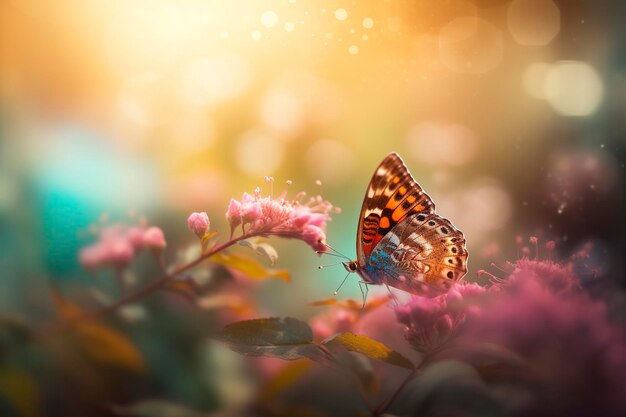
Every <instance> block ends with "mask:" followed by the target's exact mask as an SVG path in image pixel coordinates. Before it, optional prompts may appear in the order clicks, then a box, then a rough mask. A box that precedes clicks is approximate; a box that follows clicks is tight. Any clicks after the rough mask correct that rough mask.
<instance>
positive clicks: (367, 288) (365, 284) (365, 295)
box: [358, 281, 371, 311]
mask: <svg viewBox="0 0 626 417" xmlns="http://www.w3.org/2000/svg"><path fill="white" fill-rule="evenodd" d="M358 282H359V289H360V290H361V296H362V297H363V305H362V306H361V311H363V309H364V308H365V303H366V302H367V294H368V293H369V290H370V288H369V286H370V285H371V284H369V283H367V282H364V281H358ZM363 286H365V291H363Z"/></svg>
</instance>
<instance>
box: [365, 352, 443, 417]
mask: <svg viewBox="0 0 626 417" xmlns="http://www.w3.org/2000/svg"><path fill="white" fill-rule="evenodd" d="M430 358H431V355H426V356H424V357H423V358H422V360H421V361H420V362H419V363H418V364H417V366H416V367H415V369H413V370H412V371H411V373H409V374H408V375H407V376H406V378H405V379H404V381H402V383H401V384H400V385H399V386H398V388H397V389H396V390H395V391H394V393H393V394H392V395H391V397H389V398H387V399H386V400H384V401H383V402H382V403H380V405H379V406H378V407H376V409H375V410H374V411H373V412H372V415H373V416H374V417H379V416H381V415H383V414H385V412H386V411H387V410H388V409H389V407H391V404H393V402H394V401H395V400H396V399H397V398H398V396H399V395H400V393H401V392H402V391H403V390H404V388H405V387H406V386H407V385H408V384H409V382H411V381H412V380H413V378H415V377H416V376H417V375H419V373H420V372H421V370H422V368H423V367H424V365H426V363H427V362H428V360H429V359H430Z"/></svg>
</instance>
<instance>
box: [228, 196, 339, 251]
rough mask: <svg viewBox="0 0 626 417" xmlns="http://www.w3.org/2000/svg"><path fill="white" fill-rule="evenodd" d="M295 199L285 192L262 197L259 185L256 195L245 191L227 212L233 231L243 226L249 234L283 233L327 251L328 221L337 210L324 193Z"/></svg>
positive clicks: (284, 235) (231, 202)
mask: <svg viewBox="0 0 626 417" xmlns="http://www.w3.org/2000/svg"><path fill="white" fill-rule="evenodd" d="M299 197H300V198H298V196H296V198H295V199H293V200H287V199H286V196H285V194H283V195H281V196H280V197H278V198H272V197H271V196H267V197H262V196H261V191H260V189H259V188H257V189H256V190H255V192H254V195H250V194H248V193H244V194H243V196H242V198H241V201H237V200H231V201H230V204H229V205H228V210H227V211H226V219H227V220H228V222H229V223H230V227H231V233H232V232H233V231H234V230H235V229H236V228H237V227H238V226H239V225H241V227H242V231H243V233H244V234H246V235H249V236H280V237H285V238H291V239H299V240H302V241H304V242H305V243H307V244H308V245H309V246H311V247H312V248H313V249H315V250H317V251H325V250H326V245H325V241H326V233H325V231H326V224H327V222H328V221H330V219H331V218H330V213H331V212H333V211H334V212H337V211H338V209H337V208H334V207H333V205H332V204H331V203H329V202H328V201H325V200H323V199H322V197H321V196H317V197H311V198H309V200H308V201H306V202H302V201H301V200H302V198H303V197H304V193H301V194H299Z"/></svg>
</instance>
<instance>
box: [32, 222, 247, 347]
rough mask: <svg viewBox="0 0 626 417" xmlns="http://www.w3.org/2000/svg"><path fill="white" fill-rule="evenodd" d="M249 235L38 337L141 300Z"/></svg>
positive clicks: (203, 254)
mask: <svg viewBox="0 0 626 417" xmlns="http://www.w3.org/2000/svg"><path fill="white" fill-rule="evenodd" d="M250 237H254V235H253V234H249V235H247V234H242V235H240V236H238V237H236V238H234V239H231V240H229V241H227V242H224V243H222V244H221V245H216V246H214V247H212V248H211V249H210V250H208V251H207V252H204V253H202V254H200V256H198V257H197V258H196V259H194V260H192V261H190V262H188V263H186V264H183V265H181V266H179V267H177V268H176V269H175V270H174V271H172V272H170V273H166V274H165V275H163V276H161V277H160V278H159V279H157V280H156V281H153V282H151V283H149V284H147V285H145V286H144V287H142V288H139V289H138V290H137V291H135V292H132V293H128V294H125V295H123V296H122V297H121V298H120V299H119V300H117V301H116V302H115V303H113V304H111V305H108V306H105V307H102V308H100V309H97V310H93V311H88V312H85V313H83V314H80V315H77V316H75V317H72V318H70V319H68V320H65V321H63V322H61V323H55V324H52V325H50V326H48V327H47V328H44V329H43V330H42V331H41V333H40V338H46V337H49V336H51V335H53V334H56V333H58V332H62V331H64V330H67V329H69V328H71V327H73V326H75V325H77V324H79V323H82V322H84V321H86V320H95V319H99V318H101V317H103V316H106V315H107V314H109V313H112V312H114V311H115V310H117V309H119V308H120V307H123V306H125V305H128V304H131V303H133V302H135V301H138V300H141V299H142V298H144V297H146V296H148V295H150V294H153V293H155V292H156V291H158V290H160V289H161V288H163V287H164V286H166V285H167V284H169V283H170V282H171V281H173V280H174V279H175V278H176V276H178V275H180V274H181V273H183V272H185V271H188V270H189V269H191V268H193V267H194V266H197V265H198V264H200V263H201V262H202V261H204V260H206V259H208V258H210V257H211V256H213V255H215V254H216V253H218V252H221V251H223V250H224V249H227V248H229V247H231V246H232V245H234V244H235V243H238V242H240V241H242V240H245V239H248V238H250Z"/></svg>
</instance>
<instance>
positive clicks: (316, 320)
mask: <svg viewBox="0 0 626 417" xmlns="http://www.w3.org/2000/svg"><path fill="white" fill-rule="evenodd" d="M357 320H358V315H357V314H356V312H354V311H351V310H345V309H342V308H333V309H331V310H329V311H327V312H324V313H322V314H320V315H318V316H315V317H313V318H312V319H311V328H312V329H313V334H314V335H315V339H316V340H324V339H327V338H329V337H330V336H332V335H335V334H338V333H345V332H351V331H353V325H354V324H355V323H356V321H357Z"/></svg>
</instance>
